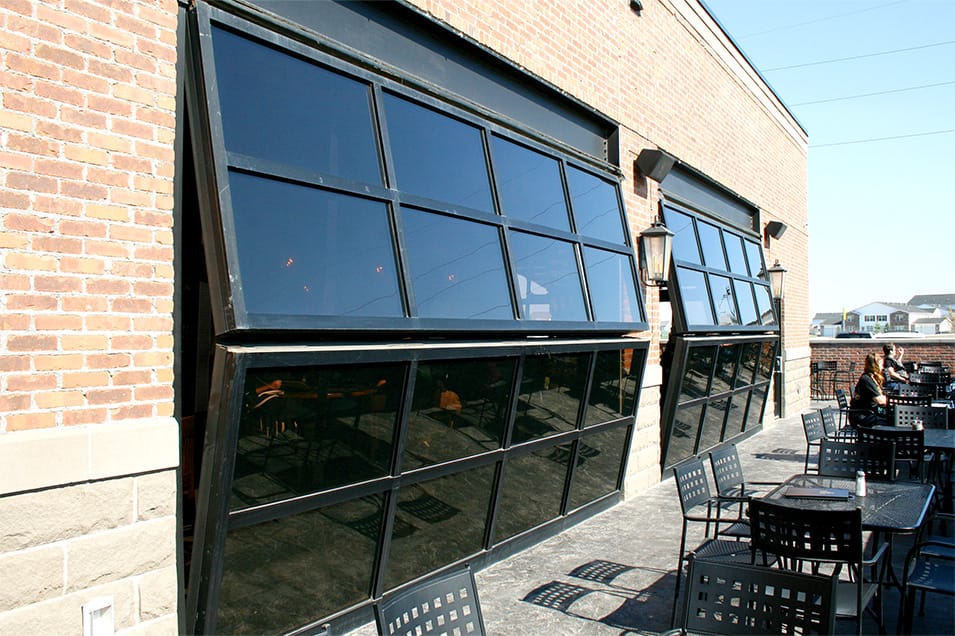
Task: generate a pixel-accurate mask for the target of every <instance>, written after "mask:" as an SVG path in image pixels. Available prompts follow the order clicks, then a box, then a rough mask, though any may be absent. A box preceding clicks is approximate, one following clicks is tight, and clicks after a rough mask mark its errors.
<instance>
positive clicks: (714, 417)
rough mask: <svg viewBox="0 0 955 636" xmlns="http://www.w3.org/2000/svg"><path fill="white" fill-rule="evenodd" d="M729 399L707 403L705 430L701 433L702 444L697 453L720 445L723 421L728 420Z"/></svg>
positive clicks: (704, 415) (704, 417)
mask: <svg viewBox="0 0 955 636" xmlns="http://www.w3.org/2000/svg"><path fill="white" fill-rule="evenodd" d="M728 405H729V398H728V397H724V398H719V399H716V400H710V401H709V402H707V403H706V410H705V411H704V413H703V428H702V430H701V431H700V443H699V446H698V447H697V450H696V452H697V453H702V452H705V451H707V450H709V449H710V448H713V447H714V446H716V445H717V444H719V443H720V440H721V439H722V435H723V420H724V419H725V418H726V409H727V407H728Z"/></svg>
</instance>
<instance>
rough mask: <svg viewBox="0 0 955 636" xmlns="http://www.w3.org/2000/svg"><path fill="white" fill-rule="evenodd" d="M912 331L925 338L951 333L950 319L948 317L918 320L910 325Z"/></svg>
mask: <svg viewBox="0 0 955 636" xmlns="http://www.w3.org/2000/svg"><path fill="white" fill-rule="evenodd" d="M912 330H913V331H915V332H917V333H921V334H925V335H927V336H934V335H936V334H940V333H952V319H951V318H950V317H949V316H931V317H929V318H919V319H918V320H916V321H915V322H913V323H912Z"/></svg>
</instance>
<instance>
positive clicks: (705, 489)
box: [673, 459, 713, 516]
mask: <svg viewBox="0 0 955 636" xmlns="http://www.w3.org/2000/svg"><path fill="white" fill-rule="evenodd" d="M673 476H674V478H675V479H676V489H677V492H678V494H679V495H680V510H681V511H682V512H683V516H687V515H688V514H689V513H690V512H691V511H692V510H693V509H694V508H696V507H697V506H707V507H708V506H710V505H711V503H712V501H713V496H712V495H711V494H710V484H709V482H708V481H707V479H706V470H705V469H704V468H703V460H701V459H694V460H690V461H687V462H683V463H682V464H680V465H679V466H677V467H675V468H674V469H673Z"/></svg>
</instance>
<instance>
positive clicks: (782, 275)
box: [766, 258, 786, 300]
mask: <svg viewBox="0 0 955 636" xmlns="http://www.w3.org/2000/svg"><path fill="white" fill-rule="evenodd" d="M766 274H767V275H768V276H769V287H770V289H771V290H772V292H773V299H774V300H781V299H782V297H783V284H784V283H785V282H786V268H784V267H783V266H782V265H780V264H779V259H778V258H777V259H776V262H775V263H774V264H773V266H772V267H770V268H769V270H767V272H766Z"/></svg>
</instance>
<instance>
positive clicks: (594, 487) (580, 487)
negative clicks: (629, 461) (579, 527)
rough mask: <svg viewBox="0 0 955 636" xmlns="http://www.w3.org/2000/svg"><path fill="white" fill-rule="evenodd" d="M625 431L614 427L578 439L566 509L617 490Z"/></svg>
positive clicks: (625, 437)
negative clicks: (578, 445)
mask: <svg viewBox="0 0 955 636" xmlns="http://www.w3.org/2000/svg"><path fill="white" fill-rule="evenodd" d="M627 430H628V427H621V428H615V429H613V430H609V431H604V432H602V433H597V434H595V435H588V436H587V437H584V438H583V439H582V440H580V450H579V453H578V455H577V466H576V468H574V481H573V482H572V484H571V487H570V505H569V509H571V510H574V509H576V508H580V507H581V506H583V505H584V504H587V503H590V502H591V501H594V500H596V499H599V498H600V497H603V496H604V495H608V494H610V493H612V492H613V491H615V490H616V489H617V480H618V479H619V478H620V466H621V465H622V460H623V452H624V444H625V442H626V441H627Z"/></svg>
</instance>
